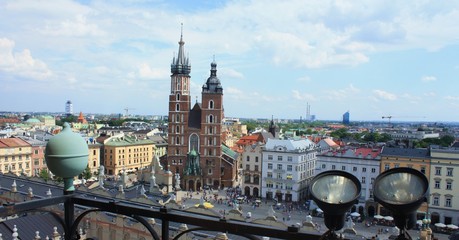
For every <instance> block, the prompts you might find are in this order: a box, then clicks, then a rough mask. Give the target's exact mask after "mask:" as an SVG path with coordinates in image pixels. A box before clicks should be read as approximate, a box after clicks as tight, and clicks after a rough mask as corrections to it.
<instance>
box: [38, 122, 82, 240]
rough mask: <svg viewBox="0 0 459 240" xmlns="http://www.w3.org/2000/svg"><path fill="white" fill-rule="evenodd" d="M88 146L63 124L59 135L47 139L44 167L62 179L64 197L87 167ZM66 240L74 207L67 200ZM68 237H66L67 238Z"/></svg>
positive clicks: (72, 219)
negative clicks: (75, 179)
mask: <svg viewBox="0 0 459 240" xmlns="http://www.w3.org/2000/svg"><path fill="white" fill-rule="evenodd" d="M88 156H89V150H88V144H86V141H85V140H84V139H83V138H82V137H81V136H80V135H79V134H76V133H74V132H72V130H71V129H70V125H69V124H68V123H64V129H63V130H62V132H61V133H59V134H57V135H56V136H54V137H52V138H51V139H49V142H48V144H47V145H46V149H45V159H46V165H47V166H48V168H49V170H51V172H52V173H53V174H55V175H56V176H59V177H62V178H63V179H64V195H70V194H73V192H74V191H75V187H74V186H73V178H74V177H75V176H77V175H78V174H80V173H82V172H83V171H84V169H85V168H86V166H87V165H88ZM64 208H65V227H66V234H65V237H66V239H67V238H68V237H70V236H71V233H70V232H69V231H70V227H71V226H72V224H73V221H74V205H73V202H72V201H71V199H70V198H69V199H68V200H66V202H65V203H64ZM67 236H68V237H67Z"/></svg>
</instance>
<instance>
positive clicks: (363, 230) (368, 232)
mask: <svg viewBox="0 0 459 240" xmlns="http://www.w3.org/2000/svg"><path fill="white" fill-rule="evenodd" d="M214 193H217V192H214ZM214 193H212V194H214ZM212 194H211V195H209V194H206V196H207V197H208V198H210V197H209V196H212ZM202 196H203V194H202V193H194V194H193V196H192V199H187V200H186V201H185V205H186V206H192V205H194V204H197V203H199V202H200V201H201V197H202ZM225 196H226V193H225V192H224V191H220V192H219V193H218V198H222V199H223V200H225ZM210 202H211V203H212V204H213V205H214V210H217V211H220V210H225V211H226V212H227V211H229V210H231V209H233V207H232V206H228V205H227V204H225V201H223V202H224V203H223V204H219V203H217V202H215V201H214V200H211V201H210ZM274 204H275V202H273V201H264V200H263V201H262V202H261V204H260V206H259V207H255V208H254V207H253V206H252V205H251V204H250V203H249V204H246V203H243V204H240V205H239V206H240V208H241V209H242V212H243V213H244V216H247V213H248V212H250V215H251V218H250V219H260V218H265V217H267V216H268V211H269V209H270V208H271V206H273V205H274ZM274 211H275V214H274V215H275V216H276V218H277V220H278V221H281V222H284V223H285V224H286V225H288V226H290V225H294V224H297V223H302V222H303V221H305V220H306V216H307V215H308V213H309V212H308V211H302V210H293V211H291V212H290V214H288V213H287V212H284V211H283V210H282V209H276V208H274ZM289 215H290V216H289ZM249 221H250V220H249ZM312 221H313V223H315V224H317V225H318V226H319V227H318V229H320V231H317V232H316V233H317V234H323V233H324V232H325V231H327V228H326V226H325V224H324V222H323V218H321V217H313V218H312ZM345 226H346V225H345ZM354 229H355V230H356V231H357V235H362V236H364V237H366V238H367V239H371V237H372V236H375V235H377V232H378V229H383V233H382V234H378V237H379V239H388V238H389V237H390V236H391V235H392V234H393V231H392V230H393V227H389V226H383V225H374V226H369V227H367V226H365V224H364V223H355V225H354ZM386 229H387V230H388V232H386ZM409 234H410V236H411V237H412V238H413V239H417V238H418V237H419V236H420V231H419V230H409ZM434 236H435V238H438V239H439V240H448V236H449V235H447V234H439V233H434Z"/></svg>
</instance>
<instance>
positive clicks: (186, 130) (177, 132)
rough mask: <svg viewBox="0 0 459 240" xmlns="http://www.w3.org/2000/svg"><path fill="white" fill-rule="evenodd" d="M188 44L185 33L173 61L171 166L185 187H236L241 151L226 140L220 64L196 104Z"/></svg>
mask: <svg viewBox="0 0 459 240" xmlns="http://www.w3.org/2000/svg"><path fill="white" fill-rule="evenodd" d="M184 44H185V42H184V41H183V34H182V35H181V37H180V41H179V51H178V54H177V56H176V57H175V56H174V58H173V60H172V64H171V91H170V95H169V115H168V116H169V120H168V123H169V125H168V143H169V146H168V150H167V164H168V168H169V170H170V171H172V172H173V173H174V174H177V173H178V174H179V175H180V179H179V181H180V183H179V184H180V187H181V189H184V190H200V189H202V188H203V187H204V186H210V187H212V188H214V189H216V188H222V187H232V186H233V183H234V181H235V179H236V177H237V176H236V168H237V164H236V159H237V154H235V153H234V152H232V151H231V150H230V149H229V148H228V147H226V146H225V145H224V144H223V141H222V137H223V135H222V126H223V125H222V121H223V118H224V111H223V87H222V85H221V82H220V80H219V79H218V77H217V64H216V63H215V61H213V62H212V63H211V70H210V76H209V78H208V79H207V81H206V82H205V83H204V85H203V86H202V92H201V100H202V102H201V103H198V102H197V100H196V103H195V104H194V105H193V106H192V103H191V95H190V79H191V76H190V73H191V65H190V63H189V59H188V57H186V56H185V52H184ZM174 181H176V180H174ZM175 185H176V183H175V182H174V186H175Z"/></svg>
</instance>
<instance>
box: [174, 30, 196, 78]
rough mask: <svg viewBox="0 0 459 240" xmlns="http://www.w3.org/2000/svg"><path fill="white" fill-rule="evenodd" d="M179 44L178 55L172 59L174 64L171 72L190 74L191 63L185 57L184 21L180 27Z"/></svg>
mask: <svg viewBox="0 0 459 240" xmlns="http://www.w3.org/2000/svg"><path fill="white" fill-rule="evenodd" d="M178 44H179V50H178V55H177V58H175V56H174V58H173V59H172V64H171V73H172V74H190V72H191V65H190V63H189V59H188V57H185V50H184V47H183V45H185V42H184V41H183V23H182V26H181V29H180V41H179V42H178Z"/></svg>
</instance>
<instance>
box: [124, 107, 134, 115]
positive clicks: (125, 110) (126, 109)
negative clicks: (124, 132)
mask: <svg viewBox="0 0 459 240" xmlns="http://www.w3.org/2000/svg"><path fill="white" fill-rule="evenodd" d="M129 110H135V108H130V107H126V108H125V109H124V112H125V114H124V116H125V117H127V116H129Z"/></svg>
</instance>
